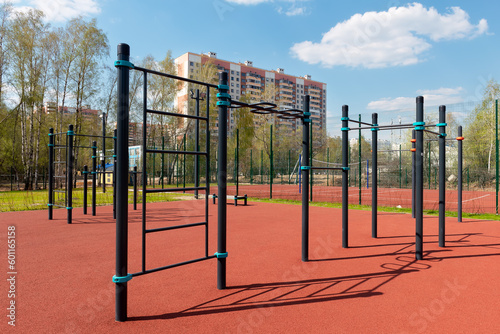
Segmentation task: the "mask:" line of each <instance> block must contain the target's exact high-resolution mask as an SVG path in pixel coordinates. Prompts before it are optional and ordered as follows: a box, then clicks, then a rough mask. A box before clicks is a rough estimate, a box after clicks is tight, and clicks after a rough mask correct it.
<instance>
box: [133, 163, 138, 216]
mask: <svg viewBox="0 0 500 334" xmlns="http://www.w3.org/2000/svg"><path fill="white" fill-rule="evenodd" d="M132 175H133V177H132V180H133V182H134V210H137V166H134V172H133V174H132Z"/></svg>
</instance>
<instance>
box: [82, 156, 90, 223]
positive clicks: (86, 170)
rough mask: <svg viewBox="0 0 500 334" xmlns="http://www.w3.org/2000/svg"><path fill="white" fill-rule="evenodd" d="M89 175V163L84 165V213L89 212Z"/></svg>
mask: <svg viewBox="0 0 500 334" xmlns="http://www.w3.org/2000/svg"><path fill="white" fill-rule="evenodd" d="M88 175H89V169H88V167H87V165H85V166H83V214H84V215H86V214H87V191H88V188H89V187H88V184H87V181H88Z"/></svg>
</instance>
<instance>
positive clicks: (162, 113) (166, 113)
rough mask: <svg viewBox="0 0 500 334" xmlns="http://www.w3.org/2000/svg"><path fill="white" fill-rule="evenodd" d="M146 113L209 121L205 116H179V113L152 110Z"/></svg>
mask: <svg viewBox="0 0 500 334" xmlns="http://www.w3.org/2000/svg"><path fill="white" fill-rule="evenodd" d="M146 112H148V113H150V114H156V115H161V116H174V117H183V118H190V119H198V120H202V121H208V118H207V117H203V116H195V115H185V114H179V113H174V112H168V111H160V110H152V109H146Z"/></svg>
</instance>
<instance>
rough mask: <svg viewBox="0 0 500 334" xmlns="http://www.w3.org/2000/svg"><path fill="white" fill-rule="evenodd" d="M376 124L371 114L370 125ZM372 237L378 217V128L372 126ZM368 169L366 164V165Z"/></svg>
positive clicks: (376, 235) (374, 117) (376, 233)
mask: <svg viewBox="0 0 500 334" xmlns="http://www.w3.org/2000/svg"><path fill="white" fill-rule="evenodd" d="M377 125H378V114H377V113H373V114H372V126H377ZM371 130H372V238H377V237H378V221H377V219H378V217H377V209H378V208H377V205H378V198H377V195H378V187H377V173H376V172H375V171H376V170H377V168H378V156H377V152H378V128H372V129H371ZM366 168H367V170H368V166H366Z"/></svg>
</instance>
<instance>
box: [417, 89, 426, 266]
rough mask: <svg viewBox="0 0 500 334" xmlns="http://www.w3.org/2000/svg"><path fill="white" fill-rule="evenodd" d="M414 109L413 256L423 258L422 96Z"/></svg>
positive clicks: (418, 98) (418, 258)
mask: <svg viewBox="0 0 500 334" xmlns="http://www.w3.org/2000/svg"><path fill="white" fill-rule="evenodd" d="M416 100H417V101H416V102H417V110H416V122H417V124H416V127H415V130H416V131H415V136H416V139H417V142H416V149H417V151H416V152H415V177H416V179H415V258H416V259H417V260H422V258H423V238H424V213H423V200H424V169H423V167H424V156H423V155H424V131H423V130H424V129H425V127H424V126H423V125H424V97H423V96H418V97H417V99H416Z"/></svg>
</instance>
